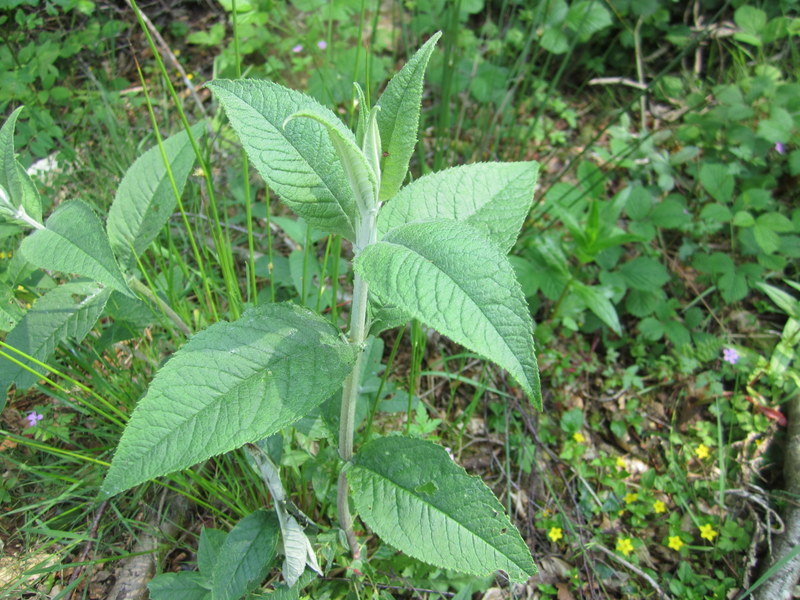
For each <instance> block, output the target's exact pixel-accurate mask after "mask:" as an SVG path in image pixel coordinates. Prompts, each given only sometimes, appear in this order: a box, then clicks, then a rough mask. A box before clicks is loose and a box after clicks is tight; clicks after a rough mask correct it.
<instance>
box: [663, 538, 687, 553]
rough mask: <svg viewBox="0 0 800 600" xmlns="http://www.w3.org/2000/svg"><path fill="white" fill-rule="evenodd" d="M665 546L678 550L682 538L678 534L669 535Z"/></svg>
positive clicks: (681, 543) (681, 546)
mask: <svg viewBox="0 0 800 600" xmlns="http://www.w3.org/2000/svg"><path fill="white" fill-rule="evenodd" d="M667 546H669V547H670V548H672V549H673V550H675V552H678V551H679V550H680V549H681V548H683V540H682V539H681V538H680V536H678V535H671V536H669V539H668V540H667Z"/></svg>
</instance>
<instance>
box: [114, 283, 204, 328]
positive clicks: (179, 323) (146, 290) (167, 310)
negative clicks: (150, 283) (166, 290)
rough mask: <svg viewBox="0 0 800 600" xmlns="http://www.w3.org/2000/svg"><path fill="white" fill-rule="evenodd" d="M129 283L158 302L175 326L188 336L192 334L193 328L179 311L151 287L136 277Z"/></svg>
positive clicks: (148, 297)
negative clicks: (185, 321)
mask: <svg viewBox="0 0 800 600" xmlns="http://www.w3.org/2000/svg"><path fill="white" fill-rule="evenodd" d="M128 285H129V286H130V287H131V289H132V290H133V291H135V292H139V293H140V294H141V295H142V296H144V297H145V298H147V299H148V300H150V302H152V303H154V304H156V305H157V306H158V307H159V308H160V309H161V310H162V311H163V312H164V314H165V315H166V317H167V318H168V319H169V320H170V321H172V322H173V323H174V324H175V326H176V327H177V328H178V329H180V330H181V331H182V332H183V333H184V334H185V335H186V337H191V336H192V330H191V329H190V328H189V326H188V325H187V324H186V323H184V322H183V319H181V317H180V315H178V313H176V312H175V311H174V310H172V308H171V307H170V305H169V304H167V303H166V302H164V301H163V300H162V299H161V298H159V297H158V296H157V295H156V294H155V293H153V291H152V290H151V289H150V288H149V287H147V286H146V285H145V284H144V283H142V282H141V281H139V280H138V279H136V278H135V277H131V278H130V279H128Z"/></svg>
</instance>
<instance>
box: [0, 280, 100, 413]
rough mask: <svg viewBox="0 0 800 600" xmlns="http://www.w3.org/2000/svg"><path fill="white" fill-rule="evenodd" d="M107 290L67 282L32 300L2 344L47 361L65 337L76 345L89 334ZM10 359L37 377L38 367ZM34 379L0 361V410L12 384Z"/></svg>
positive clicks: (24, 384) (20, 386) (28, 384)
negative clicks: (28, 369) (31, 303)
mask: <svg viewBox="0 0 800 600" xmlns="http://www.w3.org/2000/svg"><path fill="white" fill-rule="evenodd" d="M110 294H111V290H110V289H108V288H104V287H102V286H100V285H98V284H96V283H94V282H90V281H71V282H69V283H65V284H64V285H61V286H59V287H57V288H54V289H52V290H50V291H49V292H47V293H46V294H45V295H44V296H42V297H41V298H39V299H38V300H36V302H34V303H33V306H32V307H31V308H30V310H28V312H26V313H25V315H24V316H23V317H22V319H20V321H19V322H18V323H17V324H16V326H15V327H14V328H13V329H12V330H11V331H10V332H9V333H8V335H7V336H6V340H5V341H6V343H7V344H8V345H9V346H13V347H14V348H16V349H17V350H19V351H21V352H24V353H25V354H27V355H29V356H32V357H33V358H35V359H37V360H38V361H40V362H45V363H46V362H47V361H48V360H49V359H50V358H51V357H52V355H53V352H54V351H55V349H56V346H57V345H58V344H59V343H61V342H62V341H64V340H66V339H67V338H72V339H73V340H75V341H76V342H80V341H81V340H82V339H83V338H84V337H86V334H87V333H89V331H91V329H92V327H94V324H95V323H96V322H97V319H98V318H99V317H100V315H101V314H102V312H103V308H104V307H105V305H106V302H107V301H108V297H109V295H110ZM8 354H10V355H11V356H13V357H14V358H16V359H17V360H19V361H20V362H22V363H23V364H26V365H28V366H29V367H31V368H32V369H33V370H34V371H36V372H37V373H39V374H43V373H44V372H45V371H44V369H43V368H42V367H38V366H36V365H35V364H34V363H32V362H30V361H28V360H26V359H23V358H22V357H20V356H18V355H16V354H15V353H13V352H8ZM37 379H38V377H37V376H36V375H33V374H32V373H30V372H29V371H27V370H26V369H25V368H23V367H21V366H19V365H17V364H15V363H12V362H11V361H9V360H6V359H4V358H0V410H2V408H3V406H4V405H5V401H6V400H5V392H6V390H7V389H8V387H9V386H10V385H11V384H12V383H16V384H17V389H20V390H22V389H27V388H29V387H31V386H32V385H33V384H34V383H36V380H37Z"/></svg>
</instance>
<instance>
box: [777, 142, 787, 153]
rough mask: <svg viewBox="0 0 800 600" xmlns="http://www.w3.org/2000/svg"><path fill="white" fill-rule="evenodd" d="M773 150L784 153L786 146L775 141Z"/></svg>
mask: <svg viewBox="0 0 800 600" xmlns="http://www.w3.org/2000/svg"><path fill="white" fill-rule="evenodd" d="M775 150H776V151H777V152H778V154H786V146H784V145H783V144H782V143H781V142H777V143H776V144H775Z"/></svg>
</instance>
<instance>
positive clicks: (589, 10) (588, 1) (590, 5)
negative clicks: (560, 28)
mask: <svg viewBox="0 0 800 600" xmlns="http://www.w3.org/2000/svg"><path fill="white" fill-rule="evenodd" d="M611 23H612V19H611V13H610V12H608V9H607V8H606V7H605V6H603V3H602V2H598V1H597V0H584V1H583V2H575V3H574V4H573V5H572V6H570V8H569V12H568V13H567V20H566V25H567V27H569V28H570V29H572V30H573V31H574V32H575V34H576V35H577V36H578V39H580V41H582V42H586V41H588V40H589V39H590V38H591V37H592V35H593V34H595V33H597V32H598V31H601V30H603V29H605V28H606V27H609V26H610V25H611Z"/></svg>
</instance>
